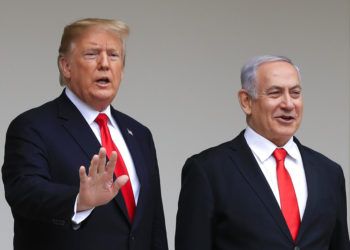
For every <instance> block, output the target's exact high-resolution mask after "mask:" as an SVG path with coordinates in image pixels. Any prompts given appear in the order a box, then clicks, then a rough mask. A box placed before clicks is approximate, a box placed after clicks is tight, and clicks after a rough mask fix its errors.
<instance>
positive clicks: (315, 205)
mask: <svg viewBox="0 0 350 250" xmlns="http://www.w3.org/2000/svg"><path fill="white" fill-rule="evenodd" d="M294 141H295V142H296V143H297V145H298V148H299V150H300V153H301V156H302V160H303V165H304V169H305V175H306V182H307V189H308V199H307V204H306V208H305V213H304V216H303V218H302V222H301V227H300V230H299V234H298V237H297V240H296V242H293V240H292V237H291V235H290V233H289V230H288V227H287V225H286V222H285V220H284V217H283V215H282V213H281V210H280V207H279V205H278V203H277V201H276V199H275V196H274V195H273V192H272V190H271V189H270V186H269V184H268V183H267V181H266V179H265V177H264V175H263V173H262V172H261V170H260V168H259V165H258V163H257V162H256V160H255V158H254V155H253V154H252V152H251V150H250V148H249V147H248V145H247V143H246V140H245V138H244V135H243V132H242V133H241V134H240V135H239V136H238V137H236V138H235V139H234V140H232V141H229V142H226V143H224V144H222V145H219V146H217V147H214V148H211V149H208V150H206V151H204V152H202V153H200V154H198V155H195V156H193V157H191V158H189V159H188V160H187V162H186V164H185V166H184V168H183V172H182V187H181V193H180V198H179V208H178V214H177V228H176V237H175V245H176V247H175V249H176V250H213V249H215V250H224V249H227V250H238V249H239V250H287V249H291V250H292V249H295V250H297V249H302V250H304V249H305V250H349V249H350V245H349V235H348V228H347V217H346V216H347V215H346V197H345V184H344V176H343V172H342V169H341V167H340V166H339V165H338V164H336V163H335V162H333V161H331V160H329V159H328V158H326V157H325V156H323V155H321V154H319V153H317V152H315V151H313V150H311V149H309V148H307V147H305V146H303V145H301V144H300V143H299V141H298V140H297V139H295V138H294Z"/></svg>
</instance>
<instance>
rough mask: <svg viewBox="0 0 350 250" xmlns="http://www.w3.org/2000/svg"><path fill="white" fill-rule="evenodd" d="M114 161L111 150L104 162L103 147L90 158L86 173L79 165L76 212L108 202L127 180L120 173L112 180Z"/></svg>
mask: <svg viewBox="0 0 350 250" xmlns="http://www.w3.org/2000/svg"><path fill="white" fill-rule="evenodd" d="M116 162H117V153H116V152H114V151H113V152H112V153H111V156H110V159H109V161H108V162H107V164H106V150H105V148H101V149H100V151H99V153H98V155H94V156H93V157H92V159H91V164H90V167H89V174H88V175H87V174H86V169H85V167H84V166H81V167H80V169H79V177H80V187H79V195H78V202H77V212H79V211H83V210H87V209H91V208H94V207H97V206H101V205H104V204H106V203H108V202H109V201H111V200H112V199H113V198H114V197H115V196H116V195H117V194H118V192H119V189H120V188H121V187H122V186H123V185H124V184H125V183H126V182H127V181H128V180H129V177H128V176H127V175H122V176H119V177H118V178H117V179H116V180H115V181H114V182H113V172H114V168H115V164H116Z"/></svg>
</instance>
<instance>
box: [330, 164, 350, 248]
mask: <svg viewBox="0 0 350 250" xmlns="http://www.w3.org/2000/svg"><path fill="white" fill-rule="evenodd" d="M339 172H340V173H339V175H338V176H339V180H338V182H337V184H338V190H337V191H338V192H337V194H338V211H337V218H336V225H335V229H334V232H333V235H332V238H331V246H330V248H329V249H330V250H350V242H349V232H348V226H347V208H346V192H345V179H344V174H343V171H342V170H341V167H340V166H339Z"/></svg>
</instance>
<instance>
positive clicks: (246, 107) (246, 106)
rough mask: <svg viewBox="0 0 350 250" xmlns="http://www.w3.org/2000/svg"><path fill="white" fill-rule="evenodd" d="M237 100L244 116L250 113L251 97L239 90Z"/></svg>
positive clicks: (244, 91)
mask: <svg viewBox="0 0 350 250" xmlns="http://www.w3.org/2000/svg"><path fill="white" fill-rule="evenodd" d="M238 100H239V104H240V105H241V109H242V110H243V112H244V113H245V114H246V115H250V114H251V113H252V101H253V100H252V97H251V96H250V95H249V94H248V92H247V90H245V89H240V90H239V91H238Z"/></svg>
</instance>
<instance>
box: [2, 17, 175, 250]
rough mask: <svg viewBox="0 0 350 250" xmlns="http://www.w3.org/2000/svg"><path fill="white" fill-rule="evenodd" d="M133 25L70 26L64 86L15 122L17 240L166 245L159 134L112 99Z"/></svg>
mask: <svg viewBox="0 0 350 250" xmlns="http://www.w3.org/2000/svg"><path fill="white" fill-rule="evenodd" d="M128 33H129V28H128V26H127V25H126V24H125V23H123V22H120V21H114V20H108V19H93V18H88V19H82V20H78V21H76V22H73V23H72V24H70V25H68V26H66V27H65V29H64V32H63V35H62V39H61V45H60V48H59V55H58V60H57V62H58V67H59V71H60V83H61V85H63V86H65V89H64V90H63V92H62V94H61V95H60V96H59V97H58V98H56V99H55V100H53V101H51V102H48V103H45V104H43V105H42V106H40V107H37V108H34V109H31V110H29V111H27V112H24V113H23V114H21V115H19V116H18V117H16V118H15V119H14V120H13V121H12V122H11V124H10V126H9V128H8V131H7V135H6V144H5V159H4V165H3V167H2V176H3V182H4V186H5V196H6V199H7V201H8V203H9V205H10V206H11V210H12V213H13V217H14V241H13V243H14V249H15V250H22V249H23V250H24V249H37V250H48V249H50V250H56V249H57V250H63V249H64V250H70V249H72V250H73V249H74V250H76V249H83V250H89V249H91V250H92V249H94V250H96V249H103V250H112V249H118V250H127V249H130V250H147V249H148V250H154V249H159V250H165V249H168V246H167V239H166V230H165V221H164V213H163V205H162V200H161V192H160V180H159V170H158V164H157V158H156V152H155V147H154V143H153V139H152V135H151V133H150V131H149V130H148V128H146V127H145V126H143V125H142V124H140V123H139V122H137V121H135V120H134V119H132V118H131V117H129V116H127V115H125V114H123V113H121V112H119V111H117V110H115V109H114V108H113V107H112V106H111V103H112V101H113V99H114V98H115V96H116V94H117V92H118V88H119V85H120V82H121V80H122V78H123V70H124V64H125V39H126V37H127V36H128Z"/></svg>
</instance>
